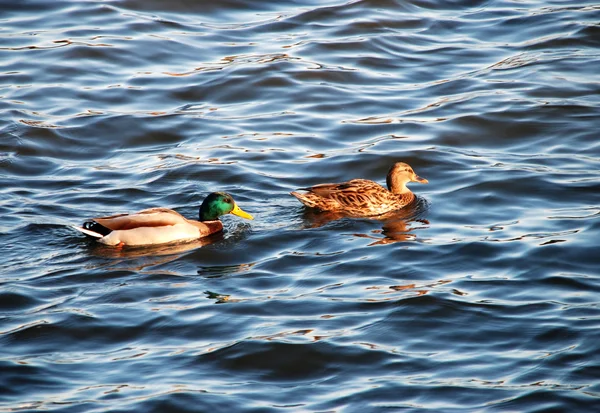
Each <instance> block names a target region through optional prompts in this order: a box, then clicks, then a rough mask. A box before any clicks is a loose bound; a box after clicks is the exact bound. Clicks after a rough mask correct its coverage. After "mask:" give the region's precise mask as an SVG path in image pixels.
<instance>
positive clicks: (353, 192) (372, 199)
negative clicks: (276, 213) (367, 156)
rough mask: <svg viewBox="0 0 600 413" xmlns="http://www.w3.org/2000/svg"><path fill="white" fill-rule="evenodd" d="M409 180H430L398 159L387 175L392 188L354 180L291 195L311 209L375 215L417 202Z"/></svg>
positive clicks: (314, 187)
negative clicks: (408, 183) (409, 186)
mask: <svg viewBox="0 0 600 413" xmlns="http://www.w3.org/2000/svg"><path fill="white" fill-rule="evenodd" d="M407 182H420V183H424V184H426V183H427V182H428V181H427V180H426V179H424V178H420V177H419V176H417V174H415V172H414V171H413V170H412V168H411V167H410V166H409V165H408V164H406V163H404V162H397V163H395V164H394V165H393V166H392V167H391V168H390V170H389V172H388V174H387V179H386V183H387V186H388V189H385V188H384V187H383V186H381V185H379V184H378V183H376V182H373V181H370V180H368V179H352V180H351V181H347V182H342V183H339V184H320V185H315V186H313V187H310V188H303V189H304V190H305V191H307V192H306V193H304V194H301V193H299V192H291V194H292V195H293V196H295V197H296V198H298V199H299V200H300V202H302V203H303V204H304V205H306V206H307V207H310V208H316V209H320V210H323V211H339V212H344V213H346V214H349V215H354V216H372V215H380V214H384V213H386V212H389V211H393V210H396V209H400V208H403V207H405V206H407V205H409V204H410V203H411V202H413V201H414V199H415V195H414V194H413V193H412V192H411V191H410V190H409V189H408V188H407V187H406V183H407Z"/></svg>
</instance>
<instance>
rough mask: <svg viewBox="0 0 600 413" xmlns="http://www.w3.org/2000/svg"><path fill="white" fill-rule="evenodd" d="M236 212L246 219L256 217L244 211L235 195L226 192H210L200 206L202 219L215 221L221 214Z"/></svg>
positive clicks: (235, 213)
mask: <svg viewBox="0 0 600 413" xmlns="http://www.w3.org/2000/svg"><path fill="white" fill-rule="evenodd" d="M225 214H234V215H237V216H238V217H242V218H246V219H254V218H253V217H252V215H250V214H249V213H247V212H244V211H242V209H241V208H240V207H239V206H237V204H236V203H235V201H234V200H233V197H232V196H231V195H229V194H227V193H225V192H213V193H212V194H209V195H208V196H207V197H206V199H205V200H204V202H202V205H201V206H200V221H214V220H217V219H219V217H220V216H221V215H225Z"/></svg>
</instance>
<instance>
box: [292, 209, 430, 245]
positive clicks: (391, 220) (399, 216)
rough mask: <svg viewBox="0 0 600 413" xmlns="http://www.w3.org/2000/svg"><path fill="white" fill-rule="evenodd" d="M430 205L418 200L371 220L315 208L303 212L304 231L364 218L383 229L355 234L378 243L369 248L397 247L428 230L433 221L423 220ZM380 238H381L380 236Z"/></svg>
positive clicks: (370, 218)
mask: <svg viewBox="0 0 600 413" xmlns="http://www.w3.org/2000/svg"><path fill="white" fill-rule="evenodd" d="M428 208H429V204H428V202H427V201H426V200H425V199H424V198H422V197H417V198H416V199H415V202H413V203H411V204H410V205H407V206H406V207H404V208H402V209H399V210H397V211H391V212H388V213H386V214H383V215H379V216H375V217H367V218H364V217H363V218H356V217H353V216H351V215H348V214H344V213H343V212H333V211H319V210H315V209H313V208H304V211H303V213H302V227H303V228H319V227H322V226H324V225H327V224H329V223H330V222H333V221H337V220H340V219H363V220H368V221H370V222H371V221H372V222H374V223H378V225H380V226H381V229H373V230H371V231H369V232H367V233H362V234H361V233H355V234H353V235H354V236H356V237H360V238H371V239H373V240H375V241H374V242H373V243H371V244H369V246H373V245H385V244H393V243H395V242H403V241H414V240H416V239H417V235H418V234H417V233H416V231H418V230H421V229H426V228H428V226H429V220H427V219H421V218H419V217H421V216H425V215H426V214H427V209H428ZM378 235H379V236H378Z"/></svg>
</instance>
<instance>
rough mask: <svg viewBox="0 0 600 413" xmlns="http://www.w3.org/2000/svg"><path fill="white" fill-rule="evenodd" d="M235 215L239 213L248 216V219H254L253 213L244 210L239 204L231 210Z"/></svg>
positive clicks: (239, 215) (243, 216) (244, 216)
mask: <svg viewBox="0 0 600 413" xmlns="http://www.w3.org/2000/svg"><path fill="white" fill-rule="evenodd" d="M231 213H232V214H233V215H237V216H238V217H242V218H246V219H254V217H253V216H252V215H250V214H249V213H247V212H246V211H244V210H242V208H240V207H239V206H237V204H236V205H235V206H234V207H233V211H231Z"/></svg>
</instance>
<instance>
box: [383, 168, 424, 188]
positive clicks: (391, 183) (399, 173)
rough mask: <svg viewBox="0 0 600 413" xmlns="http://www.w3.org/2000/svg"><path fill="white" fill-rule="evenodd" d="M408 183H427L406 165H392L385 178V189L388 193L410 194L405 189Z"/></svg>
mask: <svg viewBox="0 0 600 413" xmlns="http://www.w3.org/2000/svg"><path fill="white" fill-rule="evenodd" d="M408 182H419V183H422V184H426V183H428V182H429V181H428V180H427V179H425V178H421V177H420V176H419V175H417V174H416V173H415V171H413V169H412V168H411V167H410V165H409V164H407V163H404V162H396V163H395V164H394V165H392V167H391V168H390V170H389V172H388V174H387V177H386V183H387V187H388V189H389V190H390V192H392V193H394V194H403V193H405V192H410V190H409V189H408V188H407V187H406V184H407V183H408Z"/></svg>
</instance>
